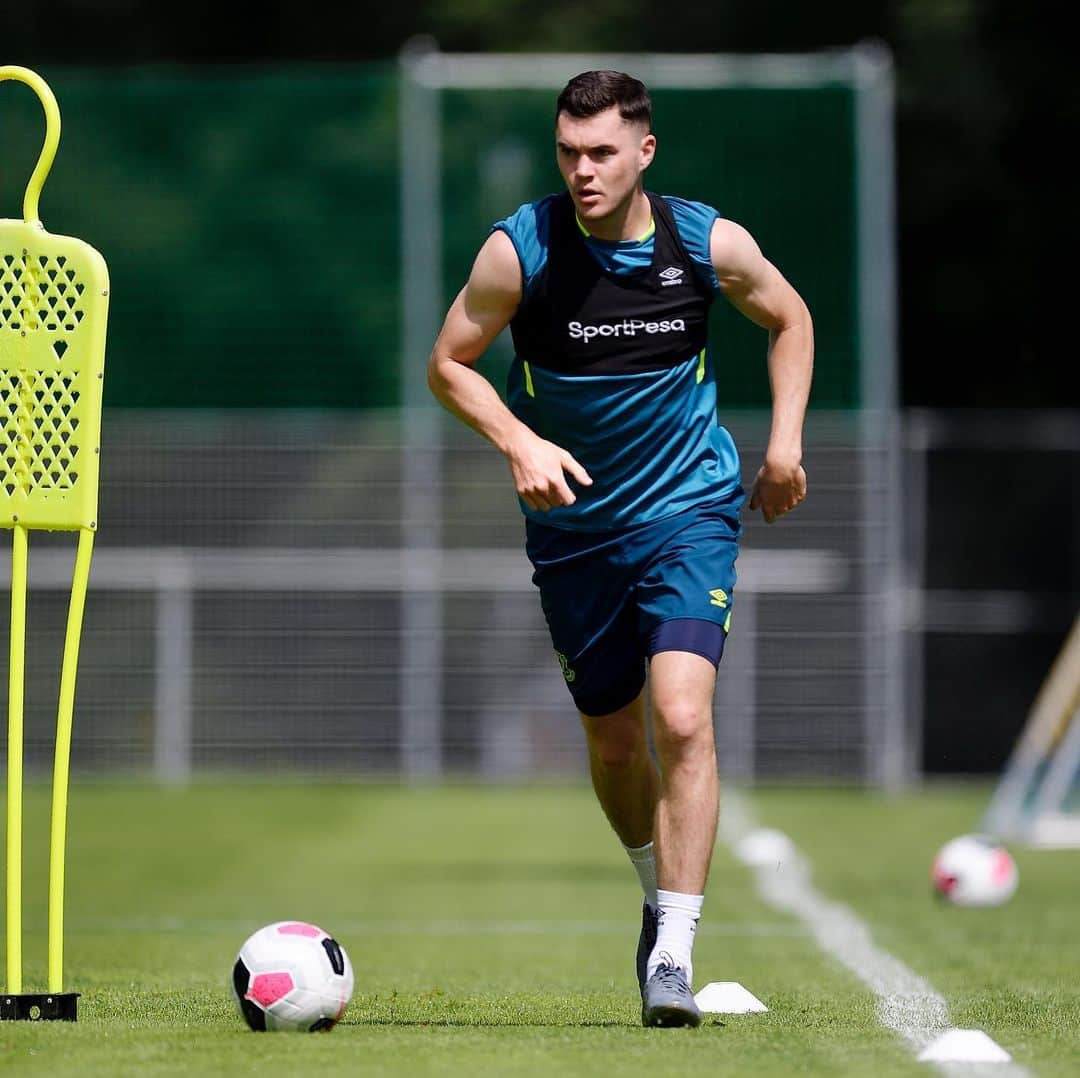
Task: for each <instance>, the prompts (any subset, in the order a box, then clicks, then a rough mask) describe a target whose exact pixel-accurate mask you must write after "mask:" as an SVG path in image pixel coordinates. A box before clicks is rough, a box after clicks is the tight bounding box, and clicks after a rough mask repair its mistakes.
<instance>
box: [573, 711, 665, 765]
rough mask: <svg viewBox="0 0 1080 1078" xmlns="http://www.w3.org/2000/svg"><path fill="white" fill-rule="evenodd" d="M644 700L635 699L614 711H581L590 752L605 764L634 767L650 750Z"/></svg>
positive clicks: (599, 761)
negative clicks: (605, 712) (646, 732)
mask: <svg viewBox="0 0 1080 1078" xmlns="http://www.w3.org/2000/svg"><path fill="white" fill-rule="evenodd" d="M643 705H644V700H643V698H642V697H638V699H636V700H634V701H633V702H632V703H630V704H629V705H627V706H626V707H624V708H620V709H619V710H618V711H616V712H614V713H612V714H610V715H602V716H599V717H594V716H589V715H586V714H584V713H582V715H581V722H582V725H583V726H584V727H585V737H586V740H587V741H588V743H589V754H590V756H592V758H593V759H594V760H596V761H597V762H598V763H599V764H601V765H602V766H604V767H605V768H611V769H618V768H630V767H634V766H636V765H637V764H639V763H640V762H641V760H642V758H643V757H644V756H646V755H647V754H648V751H649V745H648V740H647V738H646V734H645V721H644V709H643Z"/></svg>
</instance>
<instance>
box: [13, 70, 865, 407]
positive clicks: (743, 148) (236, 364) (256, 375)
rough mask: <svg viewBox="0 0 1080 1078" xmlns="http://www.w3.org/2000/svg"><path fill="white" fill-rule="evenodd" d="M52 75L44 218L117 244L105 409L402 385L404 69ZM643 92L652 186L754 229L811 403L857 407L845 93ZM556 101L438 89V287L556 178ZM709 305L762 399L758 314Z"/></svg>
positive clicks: (450, 288)
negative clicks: (54, 100)
mask: <svg viewBox="0 0 1080 1078" xmlns="http://www.w3.org/2000/svg"><path fill="white" fill-rule="evenodd" d="M43 74H44V76H45V77H46V78H47V79H48V80H49V82H50V85H51V86H52V87H53V89H54V91H55V92H56V95H57V97H58V98H59V99H60V100H61V101H62V102H63V105H64V133H63V152H62V153H61V154H60V156H59V157H58V159H57V163H56V165H55V167H54V169H53V172H52V175H51V176H50V179H49V183H48V186H47V187H46V189H45V192H44V195H43V197H42V207H41V212H42V217H43V219H44V220H46V221H48V222H49V225H50V228H54V229H56V230H57V231H62V232H65V233H68V234H71V235H78V236H82V237H85V238H86V239H87V241H88V242H90V243H92V244H93V246H94V247H96V248H97V249H98V250H101V251H105V252H107V254H108V259H109V266H110V272H111V277H112V293H113V295H112V304H111V312H110V327H109V379H108V384H107V386H106V391H105V404H106V406H142V407H146V406H168V407H249V406H251V407H297V406H299V407H342V408H357V407H377V406H392V405H394V404H396V403H397V401H398V399H399V394H398V369H399V362H400V357H399V347H400V344H399V342H400V299H399V297H400V288H401V274H400V257H401V256H400V248H399V233H400V220H399V216H400V210H399V194H398V115H397V102H398V83H397V69H396V65H389V64H384V65H356V66H350V67H343V68H328V67H317V68H316V67H304V68H288V69H281V68H275V69H272V70H269V69H246V68H235V69H228V70H227V69H200V70H193V71H190V72H185V71H171V70H156V69H155V70H139V71H121V72H111V73H102V72H93V71H85V70H73V69H50V70H48V71H44V72H43ZM654 96H655V102H656V124H657V132H658V136H659V139H660V153H659V156H658V159H657V161H656V163H655V165H654V167H653V169H652V170H651V173H650V175H649V183H650V187H651V188H652V189H654V190H657V191H662V192H670V193H677V194H682V195H684V196H686V197H689V198H699V199H701V200H703V201H707V202H711V203H713V204H714V205H716V206H717V208H718V209H720V210H721V212H723V213H724V214H725V215H727V216H730V217H732V218H734V219H736V220H738V221H740V222H742V223H743V224H745V225H746V226H747V227H748V228H750V230H751V231H752V232H753V233H754V234H755V235H756V236H757V237H758V239H759V240H760V242H761V244H762V246H763V248H764V249H765V252H766V254H768V255H770V256H771V257H773V258H774V259H775V261H776V262H777V263H778V264H779V265H781V267H782V269H783V270H784V271H785V273H786V274H787V275H788V277H789V278H790V279H791V280H792V282H793V283H794V284H795V285H796V286H797V287H798V288H799V289H800V291H801V292H802V293H803V295H804V296H805V297H806V298H807V301H808V302H809V304H810V307H811V310H812V311H813V314H814V318H815V326H816V331H817V356H818V361H817V372H816V381H815V387H814V395H813V404H814V405H816V406H818V407H851V406H854V405H856V404H857V403H858V395H857V393H858V376H857V364H856V356H857V351H858V349H857V338H856V317H855V312H856V281H855V279H854V268H853V267H854V265H855V258H854V242H855V241H854V231H855V214H854V209H853V207H854V173H853V118H852V113H853V95H852V92H851V91H850V90H849V89H846V88H824V89H820V90H813V91H811V90H753V91H751V90H694V91H674V90H663V91H657V92H656V93H655V95H654ZM9 98H10V100H9ZM553 99H554V94H553V93H552V92H551V91H548V90H545V91H508V92H493V91H477V92H462V91H448V92H447V93H446V94H445V98H444V105H443V116H444V119H445V129H444V131H443V139H442V146H443V162H444V189H443V199H444V202H443V205H444V210H445V213H444V225H443V227H444V241H445V246H444V255H445V258H444V274H445V277H444V280H445V284H446V297H445V298H446V301H447V302H449V300H450V298H451V297H452V295H453V293H454V292H456V290H457V289H458V288H459V287H460V285H461V283H462V282H463V281H464V278H465V275H466V274H467V272H468V267H469V264H470V262H471V259H472V256H473V254H474V253H475V251H476V248H477V247H478V245H479V244H480V243H481V242H482V241H483V239H484V237H485V235H486V233H487V228H488V226H489V225H490V223H491V222H492V221H493V220H495V219H497V218H498V217H501V216H503V215H504V214H506V213H509V212H510V211H511V210H513V209H514V208H515V207H516V206H517V205H518V204H519V203H520V202H523V201H526V200H528V199H530V198H535V197H538V196H540V195H542V194H544V193H547V192H548V191H551V190H555V189H557V187H558V184H559V176H558V173H557V171H556V169H555V165H554V159H553V152H552V137H551V133H552V107H553ZM0 118H2V127H0V132H2V139H3V146H4V154H3V158H2V160H0V216H10V217H14V216H16V214H17V213H18V212H19V208H20V207H21V204H22V203H21V199H22V188H23V185H24V183H25V177H26V175H27V174H28V172H29V169H30V168H32V166H33V162H34V160H35V158H36V154H37V151H38V148H39V147H40V140H41V115H40V106H39V105H38V103H37V102H36V101H35V100H34V99H33V98H32V96H31V95H29V94H10V95H5V98H4V100H3V102H2V108H0ZM714 318H715V326H714V333H713V337H714V344H715V346H716V348H717V352H718V354H719V355H721V356H722V362H720V363H719V364H718V374H719V382H720V393H721V401H722V406H723V407H753V406H758V405H765V404H767V403H768V381H767V377H766V372H765V367H764V363H763V349H764V343H763V337H762V334H761V332H760V331H759V330H757V329H756V328H755V327H753V326H751V325H749V324H748V323H746V322H745V320H743V319H742V318H741V317H739V316H737V315H735V314H734V313H733V312H732V311H731V310H730V309H729V308H727V307H726V305H724V304H718V305H717V307H716V313H715V315H714ZM425 359H426V356H420V357H416V360H415V364H416V368H417V370H418V371H420V372H422V370H423V363H424V360H425ZM504 362H505V348H504V347H500V349H497V350H496V352H495V354H494V355H493V356H492V358H491V360H490V361H489V363H488V364H487V365H486V368H485V369H487V370H488V371H490V372H492V373H493V375H494V377H495V379H496V381H497V382H499V381H500V372H499V371H498V369H497V368H498V367H499V365H500V364H502V363H504Z"/></svg>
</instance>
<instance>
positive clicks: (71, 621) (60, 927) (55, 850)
mask: <svg viewBox="0 0 1080 1078" xmlns="http://www.w3.org/2000/svg"><path fill="white" fill-rule="evenodd" d="M93 551H94V533H93V532H92V531H91V530H90V529H89V528H82V529H80V531H79V549H78V552H77V553H76V555H75V576H74V579H73V580H72V583H71V603H70V605H69V606H68V621H67V636H66V637H65V639H64V667H63V671H62V673H61V675H60V710H59V715H58V717H57V720H56V754H55V758H54V762H53V790H52V794H53V796H52V831H51V835H50V839H49V991H50V992H60V991H62V990H63V981H64V851H65V847H66V844H67V799H68V775H69V769H68V764H69V762H70V760H71V717H72V713H73V711H74V709H75V675H76V673H77V671H78V668H79V640H80V638H81V636H82V622H83V608H84V607H85V605H86V586H87V582H88V581H89V579H90V557H91V555H92V554H93Z"/></svg>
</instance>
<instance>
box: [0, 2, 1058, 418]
mask: <svg viewBox="0 0 1080 1078" xmlns="http://www.w3.org/2000/svg"><path fill="white" fill-rule="evenodd" d="M1064 11H1065V5H1064V4H1062V3H1053V2H1050V0H1028V2H1026V3H1023V4H1017V3H1015V2H1010V0H862V2H858V3H856V2H855V0H846V2H838V0H831V2H830V0H825V2H821V3H817V4H812V5H810V4H793V3H790V2H789V0H712V2H710V3H700V2H695V0H684V2H682V3H679V4H677V5H673V4H668V3H658V2H655V0H590V2H589V3H588V4H582V3H577V2H573V0H549V2H548V3H547V4H544V5H538V4H536V3H534V2H530V0H397V2H396V3H394V4H371V3H358V4H354V5H351V6H344V5H343V6H342V7H341V8H338V9H336V10H335V11H333V13H331V12H330V11H329V9H318V10H317V11H316V10H314V9H312V8H311V7H310V6H309V5H306V4H300V3H281V2H278V3H268V2H262V3H255V2H253V0H239V2H236V3H224V4H222V3H212V2H210V0H189V3H187V4H184V5H182V6H179V5H171V4H161V5H157V4H153V5H151V4H147V3H145V2H143V0H56V2H42V0H29V2H28V3H23V4H20V5H18V7H17V8H11V9H10V10H9V11H8V13H7V16H6V18H5V20H4V22H5V26H4V53H5V56H4V62H12V63H23V64H27V65H30V66H33V65H34V64H50V63H51V64H58V63H64V64H76V65H79V66H95V65H103V66H133V65H134V66H145V65H179V66H183V67H190V66H201V65H207V66H216V65H221V64H236V63H242V64H250V65H271V64H274V63H281V62H290V63H295V62H314V63H326V64H342V63H349V62H351V61H358V60H375V59H383V60H390V59H393V58H394V57H395V56H396V55H397V53H398V51H399V50H400V48H401V46H402V45H403V44H404V42H405V41H407V40H408V39H409V38H410V37H411V36H413V35H415V34H428V35H431V36H433V37H434V38H435V39H436V41H437V42H438V44H439V46H440V48H442V49H444V50H446V51H464V50H469V51H473V50H507V51H514V50H520V51H526V50H545V49H551V50H573V51H586V50H644V49H649V50H655V51H671V52H681V51H693V52H788V51H809V50H818V49H826V48H833V47H842V46H849V45H852V44H855V43H857V42H859V41H865V40H870V39H876V40H878V41H881V42H884V43H885V44H886V45H887V46H888V48H889V50H890V51H891V53H892V55H893V58H894V62H895V65H896V76H897V169H898V176H897V186H898V197H899V207H898V209H899V222H898V224H899V228H898V237H899V245H900V286H901V289H900V321H901V342H900V344H901V358H902V366H901V372H902V394H903V403H904V404H906V405H944V406H960V407H964V406H978V407H1000V408H1009V407H1018V406H1023V407H1047V406H1052V407H1062V406H1073V405H1075V404H1077V402H1078V400H1077V391H1076V389H1075V385H1076V379H1075V377H1074V376H1073V374H1072V373H1071V369H1072V363H1071V360H1070V359H1069V357H1068V355H1067V354H1066V355H1063V354H1062V353H1061V351H1060V349H1061V343H1060V342H1061V331H1060V330H1059V327H1058V326H1057V320H1058V319H1059V318H1060V317H1061V316H1062V313H1063V312H1064V311H1067V310H1069V309H1070V304H1069V302H1068V300H1067V297H1066V296H1065V294H1064V293H1065V284H1066V282H1067V281H1068V280H1069V279H1070V278H1071V274H1069V273H1068V272H1067V265H1066V258H1067V256H1068V253H1069V250H1070V246H1071V242H1072V240H1073V238H1074V237H1076V236H1077V235H1078V234H1080V230H1078V229H1077V224H1078V221H1077V216H1078V210H1077V202H1076V200H1075V198H1073V197H1070V196H1071V191H1069V190H1067V187H1068V188H1071V187H1072V186H1073V181H1072V176H1071V172H1070V170H1069V169H1068V168H1067V167H1066V166H1065V164H1064V162H1063V160H1062V157H1063V155H1064V152H1065V150H1064V147H1065V144H1066V142H1067V140H1068V139H1069V138H1070V137H1071V136H1072V134H1073V133H1074V132H1076V131H1077V130H1080V90H1078V88H1077V84H1076V81H1075V79H1074V77H1073V74H1072V71H1073V64H1072V56H1071V54H1070V52H1071V47H1072V46H1071V39H1070V37H1069V35H1068V34H1067V33H1065V32H1064V26H1063V22H1062V15H1063V12H1064ZM1067 50H1070V52H1067ZM810 166H811V167H812V162H811V163H810ZM792 167H793V168H799V169H801V168H805V167H807V163H806V162H804V161H798V160H794V161H792Z"/></svg>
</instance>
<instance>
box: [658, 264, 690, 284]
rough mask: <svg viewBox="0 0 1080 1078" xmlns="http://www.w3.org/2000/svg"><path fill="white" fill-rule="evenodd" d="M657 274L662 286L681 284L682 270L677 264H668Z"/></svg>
mask: <svg viewBox="0 0 1080 1078" xmlns="http://www.w3.org/2000/svg"><path fill="white" fill-rule="evenodd" d="M657 276H658V277H659V278H660V285H661V287H663V288H667V287H668V286H669V285H673V284H683V283H684V282H683V279H682V278H683V271H682V270H681V269H679V267H678V266H668V268H667V269H665V270H661V271H660V272H659V273H658V274H657Z"/></svg>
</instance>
